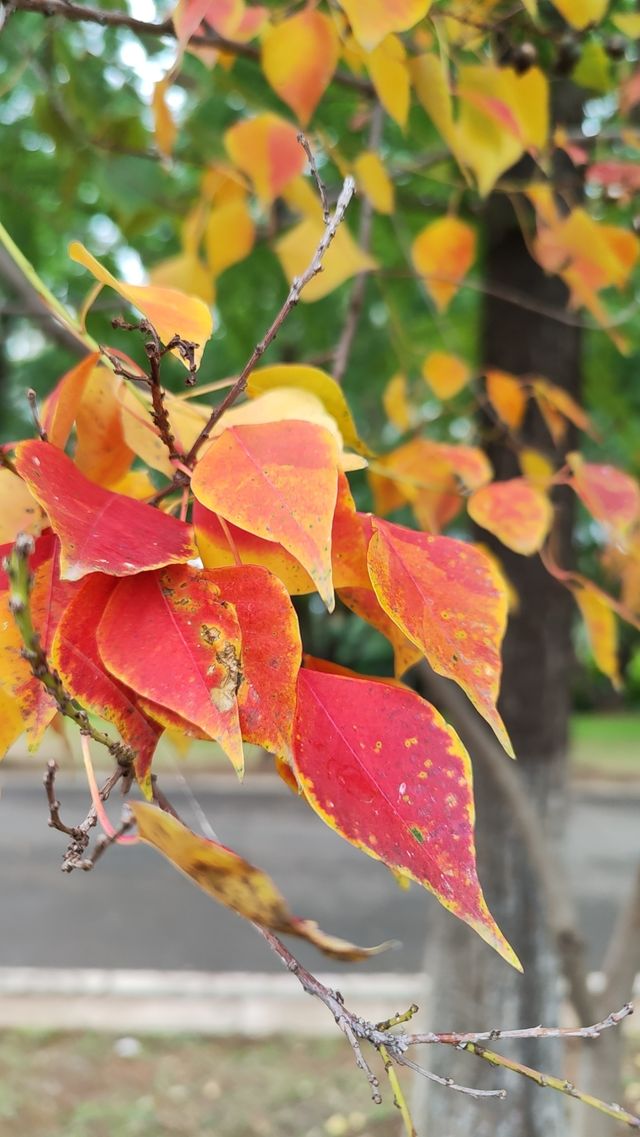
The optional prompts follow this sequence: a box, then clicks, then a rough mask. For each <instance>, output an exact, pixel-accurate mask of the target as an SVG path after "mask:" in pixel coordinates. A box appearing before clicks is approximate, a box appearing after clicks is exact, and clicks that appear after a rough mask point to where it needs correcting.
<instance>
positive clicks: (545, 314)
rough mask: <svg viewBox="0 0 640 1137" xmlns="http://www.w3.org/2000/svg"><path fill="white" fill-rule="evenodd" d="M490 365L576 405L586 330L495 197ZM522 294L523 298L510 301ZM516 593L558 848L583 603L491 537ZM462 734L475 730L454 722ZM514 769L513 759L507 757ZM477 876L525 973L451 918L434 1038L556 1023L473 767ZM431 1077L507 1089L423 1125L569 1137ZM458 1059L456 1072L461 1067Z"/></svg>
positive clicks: (541, 1060) (520, 740)
mask: <svg viewBox="0 0 640 1137" xmlns="http://www.w3.org/2000/svg"><path fill="white" fill-rule="evenodd" d="M485 231H486V236H487V255H486V277H485V280H486V288H487V296H486V301H485V305H484V315H483V330H484V364H485V365H486V366H487V367H493V368H498V369H501V370H504V371H509V372H512V373H513V374H515V375H519V376H525V375H542V376H545V377H546V378H547V379H549V380H551V381H552V382H554V383H556V384H558V385H559V386H561V387H563V388H564V389H565V390H566V391H568V392H570V393H571V395H573V396H574V398H579V387H580V338H581V337H580V331H579V329H578V328H577V327H575V326H572V325H571V324H566V323H562V322H558V321H557V320H556V319H554V318H552V316H551V315H550V313H553V312H556V313H558V315H559V316H560V317H561V314H562V312H563V311H564V310H565V306H566V300H567V297H566V291H565V288H564V286H563V285H562V283H561V282H560V281H558V280H557V279H556V278H552V277H547V276H546V275H545V274H544V273H543V272H542V270H541V269H540V268H539V267H538V265H537V264H536V263H535V262H534V261H533V260H532V259H531V257H530V255H529V253H528V252H527V249H526V247H525V245H524V242H523V239H522V235H521V232H520V229H519V226H518V224H517V222H516V219H515V217H514V215H513V213H512V211H511V208H510V206H509V205H508V203H507V202H506V201H505V199H504V198H498V197H497V196H496V197H495V198H493V199H491V200H490V202H489V204H488V207H487V215H486V229H485ZM509 297H513V299H509ZM484 428H485V444H486V449H487V453H488V455H489V457H490V459H491V462H492V464H493V466H494V469H495V475H496V478H498V479H505V478H510V477H514V476H517V475H518V474H519V473H520V470H519V466H518V462H517V457H516V455H515V453H514V451H513V449H512V447H510V446H509V445H508V444H507V442H505V440H504V439H503V437H502V436H501V432H500V430H499V429H497V428H496V427H495V424H491V423H489V422H488V421H485V422H484ZM523 439H524V443H525V445H526V446H530V447H534V448H535V449H537V450H541V451H544V452H546V453H547V454H550V453H551V454H552V453H553V443H552V442H551V439H550V437H549V433H548V431H547V429H546V427H545V426H544V423H543V421H542V418H541V416H540V414H539V412H538V410H537V408H535V407H534V406H533V405H531V406H530V408H529V411H528V414H527V418H526V421H525V424H524V429H523ZM554 505H555V508H556V522H555V534H554V551H555V556H556V558H557V560H558V561H559V562H560V563H561V564H563V565H566V564H567V563H569V561H570V555H571V527H572V512H571V501H570V499H569V496H568V491H566V490H562V491H558V492H557V494H556V496H555V500H554ZM481 539H482V540H483V541H485V542H486V543H487V544H491V545H492V547H493V548H494V550H495V551H497V552H498V555H499V558H500V560H501V562H502V564H503V566H504V568H505V570H506V572H507V575H508V576H509V578H510V580H511V582H512V584H513V585H514V587H515V589H516V591H517V593H518V597H519V606H518V609H517V611H516V612H514V613H512V615H511V618H510V621H509V628H508V631H507V636H506V639H505V644H504V653H503V656H504V675H503V682H502V690H501V697H500V710H501V713H502V715H503V717H504V720H505V722H506V725H507V729H508V730H509V733H510V735H511V738H512V740H513V744H514V747H515V750H516V754H517V756H518V772H519V776H520V778H521V779H522V785H523V788H524V789H525V791H526V793H527V795H528V796H529V797H530V798H531V799H533V800H534V802H535V804H536V805H537V808H538V810H539V813H540V817H541V819H542V823H543V826H544V829H545V832H544V835H543V839H544V840H547V841H552V842H559V839H560V837H561V833H562V821H563V818H564V815H565V812H566V785H565V782H566V755H567V735H568V719H569V710H570V676H571V670H572V647H571V636H570V629H571V619H572V606H573V601H572V598H571V596H570V594H569V593H568V591H567V590H566V589H565V588H563V587H562V586H560V585H559V584H557V583H556V582H555V581H554V580H553V579H552V577H550V576H549V574H548V573H547V571H546V570H545V569H544V567H543V565H542V563H541V562H540V559H539V558H538V557H529V558H525V557H521V556H517V555H516V554H513V553H509V552H508V550H505V549H504V548H503V547H502V546H500V545H498V544H497V543H496V542H491V541H490V540H489V539H488V536H487V534H486V533H484V532H483V533H482V535H481ZM456 725H457V726H460V727H461V733H462V734H463V736H464V724H460V723H457V724H456ZM504 761H505V762H508V761H509V759H508V758H507V757H506V755H505V757H504ZM475 774H476V781H475V795H476V803H477V813H478V859H479V872H480V879H481V881H482V884H483V887H484V890H485V893H486V896H487V900H488V903H489V907H490V908H491V911H492V913H493V915H494V917H495V919H496V921H497V923H498V924H499V925H500V927H501V928H502V930H503V931H504V933H505V934H506V936H507V938H508V939H509V940H510V942H511V943H512V945H513V947H514V948H515V950H516V952H517V953H518V955H519V957H520V959H521V960H522V963H523V965H524V968H525V972H524V975H519V974H517V973H516V972H515V971H512V970H511V969H510V968H509V967H508V965H507V964H505V963H503V961H502V960H501V959H499V957H498V956H497V955H496V954H495V953H494V952H492V951H491V950H490V949H489V948H487V947H486V945H485V944H484V943H483V942H482V941H481V940H479V939H478V938H477V937H475V936H474V935H473V934H472V933H470V932H469V930H468V928H466V927H464V926H463V925H462V924H460V923H459V922H458V921H456V920H454V919H451V918H447V917H445V916H443V917H442V918H441V920H440V921H439V924H438V926H437V931H436V935H435V937H434V941H433V942H431V943H429V944H428V946H427V956H426V961H425V964H426V971H427V974H428V975H430V976H431V978H432V979H433V989H432V996H431V998H430V999H428V1000H425V1001H428V1002H429V1006H430V1013H429V1024H430V1027H431V1028H432V1029H435V1030H449V1029H453V1030H457V1029H467V1030H473V1029H483V1030H486V1029H490V1028H492V1027H501V1026H502V1027H516V1026H532V1025H536V1024H538V1023H555V1022H557V1020H558V1003H559V984H558V973H559V967H558V959H557V954H556V948H555V945H554V942H553V937H552V935H551V933H550V931H549V928H548V925H547V922H546V918H545V910H544V902H543V898H542V896H541V894H540V890H539V887H538V884H537V881H536V878H535V874H534V873H533V871H532V868H531V865H530V863H529V859H528V855H527V851H526V848H525V846H524V845H523V842H522V835H521V833H520V832H519V830H518V827H517V825H516V824H515V823H514V820H513V814H512V810H511V806H510V805H509V803H508V801H507V800H506V799H505V797H504V796H503V795H501V793H500V792H499V790H498V789H497V786H496V784H495V783H494V782H493V780H492V779H491V777H490V775H489V773H488V772H487V770H486V769H485V768H484V766H476V769H475ZM508 1053H509V1054H510V1055H512V1056H514V1057H516V1058H517V1059H518V1060H520V1061H523V1062H526V1063H527V1064H528V1065H532V1066H536V1067H539V1068H541V1069H553V1068H554V1067H555V1068H556V1069H558V1067H559V1059H560V1055H559V1051H558V1050H557V1048H556V1047H555V1046H554V1044H550V1043H549V1042H539V1041H538V1042H537V1041H534V1040H530V1041H527V1042H523V1043H522V1044H521V1045H520V1046H519V1047H518V1048H517V1047H515V1046H511V1048H510V1049H509V1051H508ZM429 1057H430V1059H431V1064H432V1067H433V1069H435V1070H437V1072H439V1073H443V1074H446V1075H451V1076H453V1077H455V1078H456V1079H457V1080H463V1081H466V1082H467V1083H468V1084H472V1085H481V1086H484V1087H488V1086H497V1085H503V1084H504V1085H506V1086H507V1087H508V1089H509V1094H508V1097H507V1099H506V1100H505V1101H502V1102H500V1101H496V1102H493V1101H489V1102H487V1101H484V1102H483V1101H474V1100H473V1099H471V1098H468V1097H462V1096H458V1095H455V1096H454V1095H453V1094H452V1093H448V1092H446V1091H443V1090H441V1089H438V1088H437V1087H433V1088H431V1087H430V1088H429V1094H428V1095H426V1093H424V1092H422V1093H421V1092H420V1091H418V1094H419V1098H420V1097H422V1101H421V1102H420V1101H419V1106H418V1117H419V1120H420V1125H419V1129H422V1130H423V1131H424V1132H425V1133H433V1134H434V1135H436V1134H437V1137H469V1134H473V1135H474V1137H543V1135H544V1137H565V1135H566V1132H567V1127H566V1124H565V1102H564V1101H563V1099H562V1098H561V1097H560V1095H556V1094H553V1093H551V1092H541V1091H540V1089H539V1088H538V1087H537V1086H535V1085H533V1084H531V1083H530V1082H526V1081H525V1080H524V1079H518V1078H515V1079H514V1078H508V1077H505V1076H504V1074H503V1071H499V1070H493V1069H492V1068H491V1067H489V1066H488V1065H486V1064H484V1063H481V1062H479V1061H478V1060H477V1059H469V1058H468V1057H467V1056H466V1055H455V1056H454V1055H452V1054H451V1053H444V1054H441V1053H438V1054H430V1055H429ZM454 1057H455V1058H457V1061H456V1062H455V1064H453V1063H452V1059H453V1058H454Z"/></svg>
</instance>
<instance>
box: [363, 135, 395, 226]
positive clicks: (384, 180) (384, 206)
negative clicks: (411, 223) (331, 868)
mask: <svg viewBox="0 0 640 1137" xmlns="http://www.w3.org/2000/svg"><path fill="white" fill-rule="evenodd" d="M353 173H354V176H355V179H356V185H357V186H358V189H359V190H360V192H361V193H363V194H364V195H365V197H367V198H368V199H369V201H370V202H371V204H372V206H373V208H374V209H375V211H376V213H386V214H391V213H393V210H394V207H395V191H394V187H393V182H392V181H391V178H390V177H389V175H388V173H387V171H386V170H385V168H384V165H383V163H382V159H381V158H380V155H379V154H377V153H376V152H375V151H374V150H363V152H362V154H358V157H357V158H356V160H355V162H354V163H353Z"/></svg>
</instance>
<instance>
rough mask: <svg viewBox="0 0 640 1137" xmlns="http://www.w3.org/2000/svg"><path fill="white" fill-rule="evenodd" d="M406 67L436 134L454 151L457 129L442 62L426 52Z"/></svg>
mask: <svg viewBox="0 0 640 1137" xmlns="http://www.w3.org/2000/svg"><path fill="white" fill-rule="evenodd" d="M409 67H410V72H411V78H412V80H413V85H414V87H415V91H416V95H417V96H418V99H419V100H420V102H421V103H422V106H423V107H424V109H425V110H426V112H427V114H428V115H429V118H430V119H431V120H432V121H433V125H434V126H435V128H436V130H437V131H438V133H439V134H441V135H442V138H443V139H444V141H445V142H446V143H447V146H448V147H449V149H450V150H451V151H452V152H453V153H454V154H455V152H456V145H457V142H456V128H455V123H454V120H453V103H452V101H451V92H450V90H449V80H448V78H447V73H446V70H445V65H444V61H443V60H441V59H440V58H439V57H438V56H437V55H435V54H434V53H433V52H426V53H425V54H424V55H416V56H415V57H414V58H413V59H412V60H411V61H410V64H409Z"/></svg>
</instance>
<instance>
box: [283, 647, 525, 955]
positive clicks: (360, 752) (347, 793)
mask: <svg viewBox="0 0 640 1137" xmlns="http://www.w3.org/2000/svg"><path fill="white" fill-rule="evenodd" d="M293 763H294V770H295V774H296V777H297V780H298V782H299V783H300V785H301V786H302V789H303V792H304V794H305V797H306V798H307V800H308V802H309V804H310V805H311V806H312V808H313V809H314V810H315V812H316V813H318V815H319V816H320V817H321V818H322V819H323V820H324V821H325V822H326V823H327V824H328V825H330V826H331V828H333V829H335V830H337V832H338V833H340V834H341V836H343V837H344V838H345V839H346V840H347V841H349V842H350V843H351V844H352V845H355V846H356V847H357V848H359V849H362V850H363V851H364V852H365V853H368V855H369V856H371V857H375V858H376V859H379V860H381V861H384V863H385V864H386V865H388V866H389V867H390V868H391V869H393V870H394V871H396V872H401V873H403V874H404V875H406V876H408V877H410V878H411V879H412V880H415V881H417V883H418V884H422V885H424V886H425V887H426V888H428V889H429V890H430V891H431V892H433V893H434V895H435V896H436V897H437V898H438V900H439V901H440V903H441V904H443V905H444V907H445V908H447V909H448V910H449V911H450V912H453V913H454V914H455V915H456V916H458V917H459V918H460V919H462V920H464V921H465V922H466V923H467V924H469V925H470V926H471V927H472V928H473V929H474V930H475V931H476V932H478V934H479V935H480V936H482V938H483V939H484V940H486V942H487V943H489V944H490V945H491V946H492V947H494V948H495V949H496V951H498V952H499V953H500V954H501V955H502V956H503V958H504V959H506V960H507V961H508V962H509V963H511V964H512V965H513V966H514V967H519V966H520V965H519V962H518V959H517V957H516V956H515V954H514V952H513V951H512V949H511V948H510V947H509V944H508V943H507V941H506V940H505V939H504V936H503V935H502V933H501V932H500V930H499V928H498V927H497V925H496V924H495V922H494V920H493V918H492V916H491V914H490V912H489V910H488V908H487V906H486V903H485V900H484V897H483V895H482V890H481V888H480V883H479V881H478V877H477V872H476V858H475V846H474V821H475V815H474V806H473V793H472V774H471V763H470V760H469V756H468V754H467V752H466V750H465V749H464V747H463V745H462V743H461V742H460V739H459V738H458V737H457V735H456V734H455V732H454V730H453V728H452V727H450V726H449V725H448V724H447V723H446V722H445V721H444V719H443V718H442V716H441V715H440V714H439V713H438V712H437V711H436V710H435V708H434V707H432V706H431V705H430V704H429V703H427V702H425V701H424V699H421V698H420V697H419V696H418V695H416V694H415V693H414V692H413V691H410V690H408V689H406V688H403V687H401V686H398V685H393V686H392V685H389V684H386V683H376V682H373V681H371V680H366V679H352V678H347V677H346V676H343V675H335V674H329V673H326V672H320V671H310V670H303V671H301V672H300V675H299V678H298V710H297V714H296V728H295V735H294V746H293Z"/></svg>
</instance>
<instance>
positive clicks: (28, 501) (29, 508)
mask: <svg viewBox="0 0 640 1137" xmlns="http://www.w3.org/2000/svg"><path fill="white" fill-rule="evenodd" d="M46 524H47V522H46V520H45V519H44V517H43V516H42V512H41V510H40V508H39V506H38V503H37V502H36V501H35V500H34V498H33V497H32V495H31V493H30V491H29V488H28V486H27V485H26V484H25V482H23V481H21V479H20V478H18V477H16V475H15V474H14V473H13V471H12V470H3V469H0V545H6V544H13V542H14V541H15V539H16V537H17V535H18V533H30V534H31V536H32V537H37V536H38V535H39V534H40V532H41V531H42V529H43V528H44V526H45V525H46Z"/></svg>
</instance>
